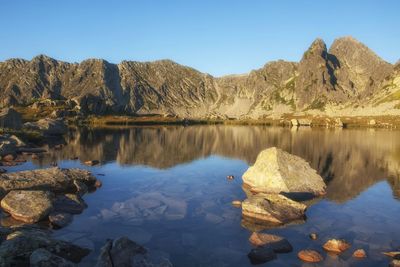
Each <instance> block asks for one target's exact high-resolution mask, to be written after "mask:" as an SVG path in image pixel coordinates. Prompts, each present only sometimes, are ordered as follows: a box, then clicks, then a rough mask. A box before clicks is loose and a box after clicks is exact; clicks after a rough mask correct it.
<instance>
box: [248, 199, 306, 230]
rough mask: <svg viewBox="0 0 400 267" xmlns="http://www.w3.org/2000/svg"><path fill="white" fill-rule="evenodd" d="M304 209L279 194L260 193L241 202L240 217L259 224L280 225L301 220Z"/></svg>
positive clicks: (301, 205)
mask: <svg viewBox="0 0 400 267" xmlns="http://www.w3.org/2000/svg"><path fill="white" fill-rule="evenodd" d="M306 208H307V206H306V205H304V204H302V203H299V202H296V201H293V200H291V199H289V198H287V197H285V196H283V195H280V194H264V193H260V194H257V195H254V196H251V197H249V198H247V199H246V200H244V201H243V202H242V215H243V217H244V218H248V219H252V220H256V221H259V222H261V223H267V224H270V225H281V224H286V223H290V222H292V221H301V220H303V219H304V217H305V211H306Z"/></svg>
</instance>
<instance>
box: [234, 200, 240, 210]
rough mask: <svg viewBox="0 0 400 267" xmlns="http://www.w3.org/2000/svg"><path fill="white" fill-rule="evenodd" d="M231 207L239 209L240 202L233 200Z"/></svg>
mask: <svg viewBox="0 0 400 267" xmlns="http://www.w3.org/2000/svg"><path fill="white" fill-rule="evenodd" d="M232 205H233V206H234V207H237V208H240V207H241V206H242V201H240V200H234V201H232Z"/></svg>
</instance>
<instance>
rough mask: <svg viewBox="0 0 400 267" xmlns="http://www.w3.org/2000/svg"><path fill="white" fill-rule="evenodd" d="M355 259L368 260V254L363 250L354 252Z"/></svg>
mask: <svg viewBox="0 0 400 267" xmlns="http://www.w3.org/2000/svg"><path fill="white" fill-rule="evenodd" d="M353 257H354V258H366V257H367V253H366V252H365V250H363V249H357V250H356V251H354V253H353Z"/></svg>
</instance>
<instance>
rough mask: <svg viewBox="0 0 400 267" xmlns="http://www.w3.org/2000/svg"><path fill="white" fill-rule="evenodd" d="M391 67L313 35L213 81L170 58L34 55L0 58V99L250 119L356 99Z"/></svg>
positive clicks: (100, 110) (392, 75)
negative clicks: (280, 56)
mask: <svg viewBox="0 0 400 267" xmlns="http://www.w3.org/2000/svg"><path fill="white" fill-rule="evenodd" d="M399 64H400V63H397V65H396V69H399ZM394 68H395V67H394V65H392V64H390V63H387V62H385V61H384V60H382V59H381V58H380V57H379V56H377V55H376V54H375V53H374V52H373V51H372V50H370V49H369V48H368V47H367V46H365V45H364V44H362V43H361V42H359V41H358V40H356V39H354V38H353V37H350V36H346V37H341V38H338V39H336V40H335V41H334V42H333V44H332V45H331V47H330V48H329V50H328V49H327V47H326V44H325V42H324V41H323V40H322V39H320V38H317V39H315V40H314V41H313V42H312V43H311V45H310V47H309V48H308V49H307V51H306V52H305V53H304V55H303V57H302V59H301V60H300V62H288V61H284V60H278V61H273V62H268V63H267V64H265V65H264V66H263V67H262V68H260V69H257V70H252V71H250V72H249V73H247V74H241V75H227V76H223V77H218V78H214V77H213V76H211V75H209V74H206V73H202V72H200V71H197V70H195V69H193V68H190V67H187V66H183V65H180V64H178V63H176V62H173V61H171V60H158V61H153V62H137V61H122V62H121V63H119V64H113V63H109V62H107V61H106V60H103V59H87V60H84V61H82V62H80V63H67V62H63V61H59V60H56V59H53V58H51V57H48V56H46V55H38V56H36V57H34V58H33V59H32V60H30V61H27V60H23V59H9V60H6V61H4V62H0V99H1V101H0V103H1V105H2V106H9V105H22V104H24V105H25V104H28V103H30V102H31V101H32V99H38V98H52V99H74V100H76V101H77V102H78V104H79V105H80V107H81V110H83V111H84V112H87V113H95V114H106V113H119V114H160V115H175V116H180V117H193V118H207V117H215V116H216V117H222V118H227V117H232V118H241V117H252V118H258V117H263V116H269V115H273V114H276V113H291V112H298V111H304V110H319V111H323V110H324V109H325V106H326V105H328V104H335V103H336V104H344V103H354V102H359V101H361V100H362V99H364V96H370V95H375V94H378V93H379V92H380V91H381V88H382V87H383V86H384V85H386V83H387V82H388V81H391V80H395V79H396V77H397V76H398V71H395V70H394ZM396 81H397V80H396ZM384 83H385V84H384Z"/></svg>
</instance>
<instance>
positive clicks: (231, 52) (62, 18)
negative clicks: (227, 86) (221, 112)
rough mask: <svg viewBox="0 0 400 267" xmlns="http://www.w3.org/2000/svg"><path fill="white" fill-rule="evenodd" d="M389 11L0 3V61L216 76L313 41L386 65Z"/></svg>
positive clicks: (362, 6) (289, 1) (394, 24)
mask: <svg viewBox="0 0 400 267" xmlns="http://www.w3.org/2000/svg"><path fill="white" fill-rule="evenodd" d="M399 11H400V1H396V0H393V1H390V0H388V1H383V0H380V1H379V0H376V1H370V0H362V1H361V0H353V1H350V0H346V1H345V0H335V1H332V0H330V1H327V0H318V1H317V0H315V1H314V0H303V1H295V0H280V1H278V0H276V1H272V0H271V1H267V0H264V1H261V0H259V1H258V0H249V1H244V0H243V1H235V0H230V1H223V0H220V1H218V0H213V1H212V0H199V1H194V0H181V1H173V0H170V1H168V0H159V1H155V0H154V1H152V0H142V1H101V0H97V1H90V0H79V1H78V0H68V1H56V0H37V1H33V0H32V1H28V0H27V1H20V0H0V25H1V26H0V60H1V61H3V60H5V59H8V58H11V57H20V58H26V59H31V58H32V57H34V56H35V55H38V54H46V55H48V56H51V57H54V58H56V59H60V60H65V61H70V62H79V61H82V60H83V59H86V58H93V57H95V58H104V59H106V60H108V61H109V62H113V63H118V62H120V61H122V60H125V59H126V60H139V61H151V60H157V59H165V58H168V59H171V60H174V61H176V62H178V63H180V64H184V65H188V66H191V67H194V68H196V69H198V70H200V71H203V72H208V73H210V74H212V75H215V76H220V75H224V74H232V73H244V72H248V71H250V70H251V69H256V68H259V67H261V66H263V65H264V64H265V63H266V62H268V61H271V60H276V59H285V60H291V61H298V60H300V58H301V56H302V54H303V52H304V51H305V50H306V49H307V47H308V46H309V45H310V44H311V42H312V41H313V40H314V39H315V38H316V37H321V38H322V39H324V40H325V42H326V43H327V45H328V46H329V45H330V44H331V43H332V41H333V40H334V39H335V38H337V37H340V36H345V35H352V36H353V37H355V38H357V39H358V40H360V41H361V42H363V43H364V44H366V45H367V46H369V47H370V48H371V49H373V50H374V51H375V52H376V53H377V54H378V55H380V56H381V57H382V58H383V59H385V60H387V61H389V62H392V63H394V62H396V61H397V60H398V59H400V51H399V50H400V49H399V48H400V20H399V18H398V12H399Z"/></svg>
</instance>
